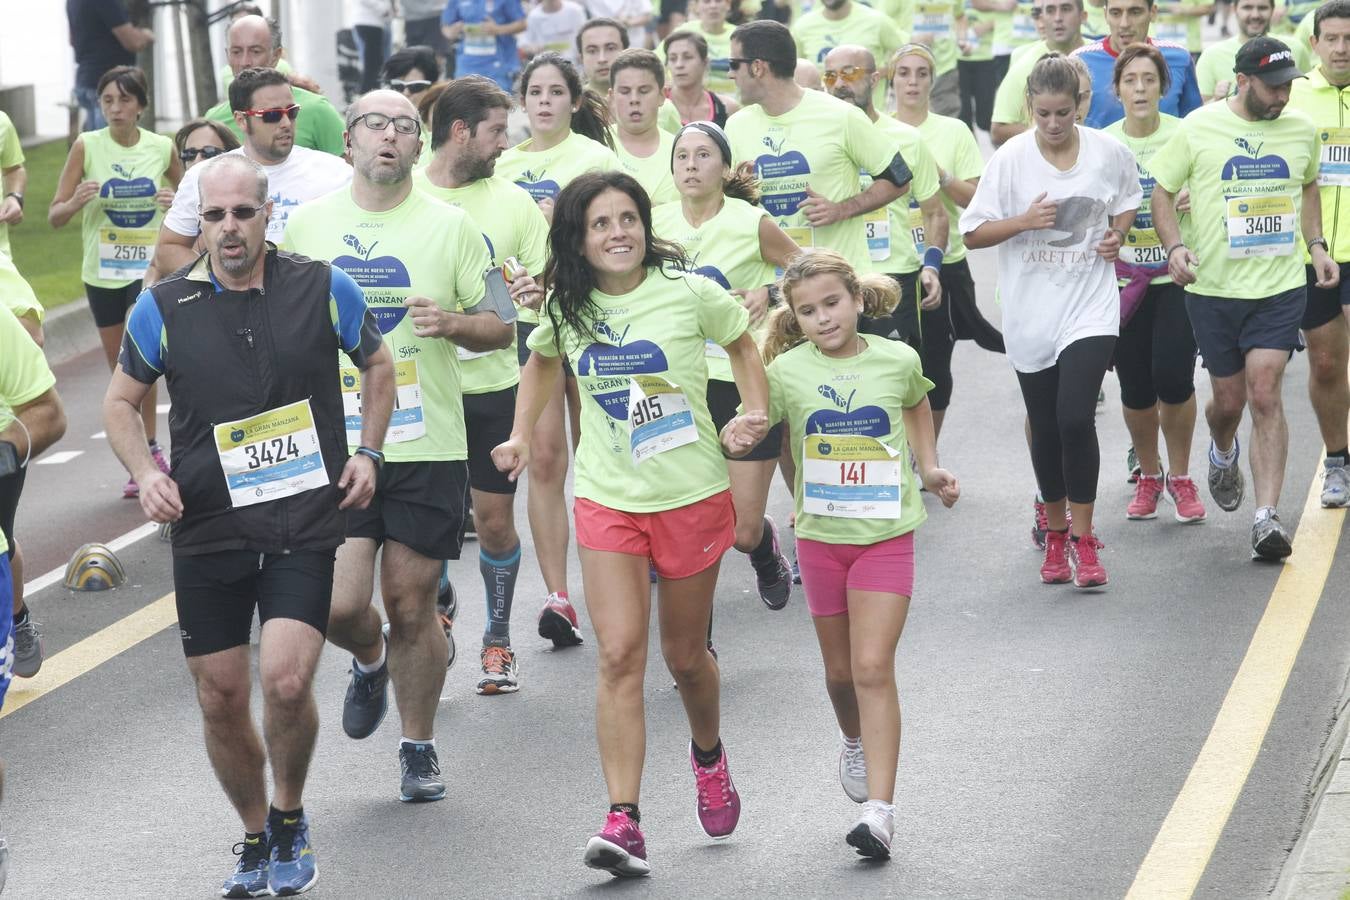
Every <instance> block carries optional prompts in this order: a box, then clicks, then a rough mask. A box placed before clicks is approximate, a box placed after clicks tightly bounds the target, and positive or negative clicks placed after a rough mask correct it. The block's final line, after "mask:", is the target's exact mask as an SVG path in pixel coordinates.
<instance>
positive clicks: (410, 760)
mask: <svg viewBox="0 0 1350 900" xmlns="http://www.w3.org/2000/svg"><path fill="white" fill-rule="evenodd" d="M404 746H407V745H404ZM403 764H404V766H405V767H406V769H407V774H408V775H409V776H411V777H413V778H419V779H420V778H430V777H432V776H433V775H434V776H436V777H438V778H439V777H440V774H441V764H440V763H439V762H437V761H436V755H435V754H434V753H430V752H427V751H414V752H408V753H405V754H403Z"/></svg>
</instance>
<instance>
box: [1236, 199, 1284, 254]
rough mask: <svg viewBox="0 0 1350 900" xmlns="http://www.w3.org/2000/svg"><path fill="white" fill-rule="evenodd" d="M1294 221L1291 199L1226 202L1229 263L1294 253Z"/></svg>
mask: <svg viewBox="0 0 1350 900" xmlns="http://www.w3.org/2000/svg"><path fill="white" fill-rule="evenodd" d="M1294 218H1295V217H1294V201H1293V199H1292V198H1290V197H1270V196H1267V197H1231V198H1229V200H1228V257H1229V259H1247V258H1249V257H1252V256H1288V255H1290V254H1291V253H1293V252H1294Z"/></svg>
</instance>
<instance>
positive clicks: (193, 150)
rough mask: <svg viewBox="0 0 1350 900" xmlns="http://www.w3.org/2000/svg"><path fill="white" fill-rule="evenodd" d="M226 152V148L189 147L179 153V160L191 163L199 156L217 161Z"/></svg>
mask: <svg viewBox="0 0 1350 900" xmlns="http://www.w3.org/2000/svg"><path fill="white" fill-rule="evenodd" d="M224 152H225V148H224V147H189V148H185V149H183V150H179V151H178V158H179V159H181V160H182V161H183V162H185V163H190V162H192V161H193V160H195V159H196V158H197V157H198V156H200V157H201V158H202V159H215V158H216V157H217V156H219V155H220V154H222V153H224Z"/></svg>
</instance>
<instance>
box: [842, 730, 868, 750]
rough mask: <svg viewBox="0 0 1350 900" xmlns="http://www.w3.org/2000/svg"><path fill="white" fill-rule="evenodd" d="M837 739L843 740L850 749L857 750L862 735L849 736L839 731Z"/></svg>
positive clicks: (860, 744) (860, 743)
mask: <svg viewBox="0 0 1350 900" xmlns="http://www.w3.org/2000/svg"><path fill="white" fill-rule="evenodd" d="M839 740H841V741H843V742H844V746H845V747H847V748H848V749H850V750H858V749H860V748H861V747H862V735H858V736H857V737H855V738H851V737H849V736H848V735H846V734H844V733H843V732H842V731H841V732H839Z"/></svg>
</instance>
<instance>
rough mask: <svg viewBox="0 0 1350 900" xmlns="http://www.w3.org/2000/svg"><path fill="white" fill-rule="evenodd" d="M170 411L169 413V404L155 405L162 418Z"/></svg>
mask: <svg viewBox="0 0 1350 900" xmlns="http://www.w3.org/2000/svg"><path fill="white" fill-rule="evenodd" d="M168 411H169V404H167V403H159V404H156V405H155V412H156V413H157V414H159V415H161V416H162V415H164V414H165V413H167V412H168Z"/></svg>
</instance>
